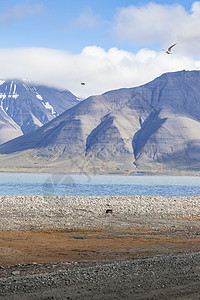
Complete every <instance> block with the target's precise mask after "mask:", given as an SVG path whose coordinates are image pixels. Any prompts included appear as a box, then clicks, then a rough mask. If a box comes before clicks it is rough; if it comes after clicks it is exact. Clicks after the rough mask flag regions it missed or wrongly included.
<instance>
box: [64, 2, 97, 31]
mask: <svg viewBox="0 0 200 300" xmlns="http://www.w3.org/2000/svg"><path fill="white" fill-rule="evenodd" d="M99 24H100V16H99V15H95V14H94V13H93V11H92V9H91V8H90V7H87V8H85V10H84V11H82V12H81V13H80V14H79V16H78V17H77V18H75V19H74V20H73V21H72V22H71V23H70V24H69V25H70V27H74V28H76V27H82V28H91V29H92V28H95V27H97V26H98V25H99Z"/></svg>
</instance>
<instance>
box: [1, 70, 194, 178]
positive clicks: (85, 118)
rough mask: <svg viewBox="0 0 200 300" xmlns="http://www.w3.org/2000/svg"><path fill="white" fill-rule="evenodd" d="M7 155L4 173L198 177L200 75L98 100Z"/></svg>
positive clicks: (14, 144) (4, 151) (11, 146)
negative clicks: (11, 169) (25, 171)
mask: <svg viewBox="0 0 200 300" xmlns="http://www.w3.org/2000/svg"><path fill="white" fill-rule="evenodd" d="M38 92H39V90H38ZM40 94H41V91H40ZM0 154H1V155H0V165H1V167H0V168H1V170H4V171H5V170H10V169H9V168H10V167H11V165H12V166H13V165H14V166H15V167H14V169H15V170H21V171H23V170H28V171H34V172H52V173H56V172H60V173H93V174H101V173H122V174H185V173H187V174H189V173H191V174H198V172H199V170H200V71H179V72H172V73H165V74H163V75H161V76H160V77H158V78H156V79H154V80H153V81H151V82H149V83H147V84H145V85H142V86H139V87H133V88H123V89H119V90H113V91H109V92H107V93H104V94H102V95H98V96H91V97H89V98H87V99H85V100H83V101H82V102H80V103H79V104H77V105H75V106H73V107H72V108H70V109H68V110H66V111H65V112H64V113H62V114H61V115H59V116H58V117H56V118H54V119H53V120H51V121H50V122H48V123H47V124H45V125H43V126H42V127H40V128H39V129H37V130H35V131H33V132H30V133H28V134H25V135H24V136H21V137H18V138H16V139H13V140H11V141H8V142H7V143H4V144H3V145H0Z"/></svg>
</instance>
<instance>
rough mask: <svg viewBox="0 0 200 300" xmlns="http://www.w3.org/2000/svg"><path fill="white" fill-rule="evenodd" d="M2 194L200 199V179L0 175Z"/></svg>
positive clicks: (185, 177)
mask: <svg viewBox="0 0 200 300" xmlns="http://www.w3.org/2000/svg"><path fill="white" fill-rule="evenodd" d="M0 195H9V196H12V195H14V196H129V195H152V196H200V177H198V176H197V177H192V176H123V175H87V174H85V175H62V174H59V175H53V174H32V173H31V174H30V173H28V174H27V173H0Z"/></svg>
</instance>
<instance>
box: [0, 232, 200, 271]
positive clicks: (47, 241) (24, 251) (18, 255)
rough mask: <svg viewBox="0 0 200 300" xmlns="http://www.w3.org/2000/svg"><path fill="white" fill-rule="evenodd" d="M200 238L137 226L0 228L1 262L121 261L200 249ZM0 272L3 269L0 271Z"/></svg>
mask: <svg viewBox="0 0 200 300" xmlns="http://www.w3.org/2000/svg"><path fill="white" fill-rule="evenodd" d="M199 246H200V237H199V236H197V237H191V236H189V237H188V236H187V232H186V231H185V232H184V235H183V234H182V232H180V231H178V230H177V231H176V232H173V233H172V232H169V231H167V230H153V229H151V228H138V229H136V228H134V229H129V230H128V229H127V230H109V229H107V228H99V229H82V230H51V229H49V230H48V229H45V230H40V231H39V230H38V231H37V230H26V231H20V230H13V231H0V265H1V266H6V265H13V264H27V263H57V262H62V261H68V262H72V261H77V262H81V261H101V260H110V261H112V260H121V259H130V258H134V257H138V256H147V255H157V254H161V253H166V254H167V253H178V252H195V251H199V248H200V247H199ZM0 274H1V270H0Z"/></svg>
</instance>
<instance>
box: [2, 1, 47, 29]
mask: <svg viewBox="0 0 200 300" xmlns="http://www.w3.org/2000/svg"><path fill="white" fill-rule="evenodd" d="M43 11H44V5H43V4H42V3H40V4H39V3H38V4H31V3H30V1H28V0H27V1H23V2H19V3H16V4H15V5H13V6H12V7H7V8H6V9H5V10H4V11H2V12H0V22H2V23H10V22H13V21H14V20H17V19H23V18H26V17H29V16H31V15H38V14H41V13H42V12H43Z"/></svg>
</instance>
